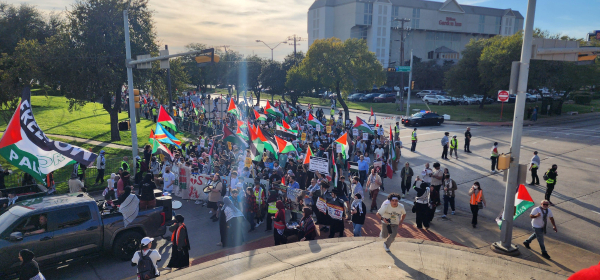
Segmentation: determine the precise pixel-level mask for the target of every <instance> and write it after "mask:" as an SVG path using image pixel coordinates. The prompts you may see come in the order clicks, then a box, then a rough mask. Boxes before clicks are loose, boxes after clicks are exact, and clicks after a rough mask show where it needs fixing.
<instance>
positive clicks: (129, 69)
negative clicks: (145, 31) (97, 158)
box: [123, 10, 138, 174]
mask: <svg viewBox="0 0 600 280" xmlns="http://www.w3.org/2000/svg"><path fill="white" fill-rule="evenodd" d="M123 25H124V27H125V62H126V65H127V91H129V94H128V96H129V120H130V124H131V145H132V148H133V149H132V152H133V154H132V155H133V157H132V158H131V161H132V163H133V164H132V165H131V174H136V168H135V167H136V166H135V157H136V156H137V153H138V143H137V126H136V122H135V104H134V103H135V102H132V101H133V100H135V97H134V94H133V66H130V65H129V61H131V43H130V42H129V15H128V14H127V10H125V11H123Z"/></svg>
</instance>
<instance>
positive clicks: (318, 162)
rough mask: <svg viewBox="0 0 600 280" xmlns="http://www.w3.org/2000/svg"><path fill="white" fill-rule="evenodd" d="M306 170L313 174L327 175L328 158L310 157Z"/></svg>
mask: <svg viewBox="0 0 600 280" xmlns="http://www.w3.org/2000/svg"><path fill="white" fill-rule="evenodd" d="M308 170H309V171H313V172H319V173H321V174H329V157H327V158H321V157H310V163H309V165H308Z"/></svg>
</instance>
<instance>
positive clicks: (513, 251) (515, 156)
mask: <svg viewBox="0 0 600 280" xmlns="http://www.w3.org/2000/svg"><path fill="white" fill-rule="evenodd" d="M535 5H536V0H529V3H528V4H527V16H526V18H525V33H524V34H523V46H522V48H521V61H520V62H513V66H512V70H513V71H516V70H517V69H518V83H517V85H516V89H517V92H516V94H517V98H516V101H515V115H514V120H513V129H512V139H511V142H510V156H511V160H510V165H509V169H508V170H507V171H508V179H507V180H506V192H505V196H504V217H505V218H504V221H502V230H501V234H500V237H501V239H502V240H501V241H499V242H494V243H493V244H492V245H491V247H492V250H494V251H495V252H497V253H501V254H507V255H519V249H518V248H517V246H515V245H513V244H512V226H513V216H514V206H515V193H516V190H517V185H518V180H519V156H520V154H521V136H522V134H523V117H524V113H525V101H526V93H527V78H528V77H529V62H530V60H531V53H532V41H533V19H534V17H535ZM516 77H517V75H516V73H514V72H513V73H511V86H512V87H513V88H514V87H515V83H514V80H516V79H515V78H516ZM505 172H506V171H505Z"/></svg>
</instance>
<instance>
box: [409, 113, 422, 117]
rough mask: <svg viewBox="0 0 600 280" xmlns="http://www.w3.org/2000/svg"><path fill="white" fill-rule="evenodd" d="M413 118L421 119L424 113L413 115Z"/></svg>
mask: <svg viewBox="0 0 600 280" xmlns="http://www.w3.org/2000/svg"><path fill="white" fill-rule="evenodd" d="M412 117H413V118H421V117H423V113H414V114H413V115H412Z"/></svg>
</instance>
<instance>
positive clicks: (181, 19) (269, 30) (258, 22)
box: [5, 0, 600, 61]
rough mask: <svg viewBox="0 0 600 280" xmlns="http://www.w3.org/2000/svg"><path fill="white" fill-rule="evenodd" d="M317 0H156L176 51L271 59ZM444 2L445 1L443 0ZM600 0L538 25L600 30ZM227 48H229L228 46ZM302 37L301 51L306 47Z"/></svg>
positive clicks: (545, 12) (37, 1)
mask: <svg viewBox="0 0 600 280" xmlns="http://www.w3.org/2000/svg"><path fill="white" fill-rule="evenodd" d="M5 1H8V2H9V3H13V4H19V3H27V4H32V5H35V6H37V7H38V8H39V9H41V10H44V11H48V12H50V11H53V12H62V11H64V10H65V9H69V8H70V7H71V5H72V4H73V3H74V2H75V1H74V0H52V1H48V0H29V1H13V0H5ZM313 2H314V1H313V0H150V1H149V5H150V8H151V9H152V10H153V11H154V12H155V14H154V18H155V21H156V30H157V32H158V38H159V40H160V45H165V44H166V45H169V51H170V53H172V54H173V53H177V52H182V51H184V50H185V45H187V44H189V43H204V44H207V45H209V46H225V45H226V46H229V49H233V50H236V51H238V52H240V53H243V54H246V55H252V54H256V55H258V56H260V57H263V58H271V50H270V49H269V48H267V46H265V45H264V44H263V43H260V42H256V40H261V41H264V42H265V43H267V44H268V45H269V46H271V47H275V45H277V44H278V43H280V42H283V41H285V40H286V39H287V38H288V37H289V36H293V35H294V34H295V35H297V36H299V37H301V38H303V39H308V34H307V23H306V22H307V12H308V8H309V7H310V5H311V4H312V3H313ZM438 2H443V1H441V0H439V1H438ZM458 3H459V4H462V5H475V6H483V7H491V8H501V9H507V8H511V9H513V10H517V11H519V12H520V13H521V14H522V15H525V14H526V11H527V0H462V1H461V0H458ZM599 10H600V0H569V1H564V0H538V1H537V8H536V15H535V24H534V25H535V27H539V28H541V29H544V30H548V31H550V32H551V33H560V34H563V35H569V36H571V37H577V38H583V37H585V35H586V33H587V32H590V31H592V30H600V17H599V16H598V11H599ZM222 49H223V48H222ZM307 49H308V44H307V42H306V41H301V42H300V45H299V46H297V50H299V51H300V50H301V51H304V52H306V51H307ZM293 51H294V47H293V46H292V45H289V44H284V43H282V44H280V45H279V46H277V48H275V50H274V52H273V56H274V59H275V60H280V61H281V60H283V58H284V57H285V56H286V55H287V54H289V53H292V52H293Z"/></svg>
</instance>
